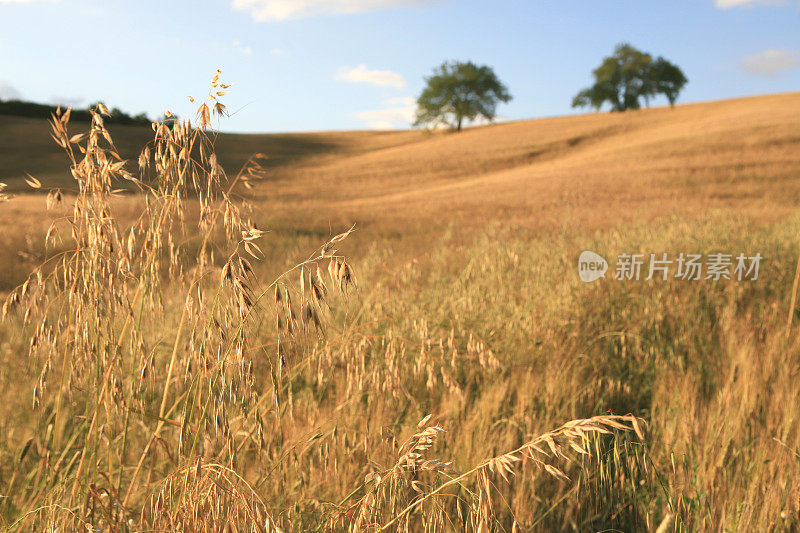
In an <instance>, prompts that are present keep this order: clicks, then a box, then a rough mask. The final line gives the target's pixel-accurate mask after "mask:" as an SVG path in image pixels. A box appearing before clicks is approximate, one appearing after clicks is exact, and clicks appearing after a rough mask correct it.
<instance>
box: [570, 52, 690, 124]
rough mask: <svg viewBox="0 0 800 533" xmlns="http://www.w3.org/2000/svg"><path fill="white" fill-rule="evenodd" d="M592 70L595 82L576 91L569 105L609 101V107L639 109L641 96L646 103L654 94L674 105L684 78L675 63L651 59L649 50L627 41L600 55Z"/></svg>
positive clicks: (616, 109) (598, 107)
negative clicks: (606, 53)
mask: <svg viewBox="0 0 800 533" xmlns="http://www.w3.org/2000/svg"><path fill="white" fill-rule="evenodd" d="M592 74H593V76H594V80H595V82H594V85H592V86H591V87H588V88H586V89H583V90H582V91H580V92H579V93H578V94H577V95H575V97H574V98H573V99H572V107H587V106H588V107H593V108H594V109H600V108H601V107H602V106H603V104H604V103H606V102H608V103H609V104H610V105H611V110H612V111H625V110H627V109H639V108H640V107H641V103H640V99H644V101H645V103H646V104H648V105H649V103H650V98H651V97H653V96H655V95H657V94H664V95H665V96H666V97H667V99H668V100H669V102H670V105H674V103H675V100H676V99H677V98H678V94H679V93H680V91H681V90H682V89H683V86H684V85H686V82H687V80H686V77H685V76H684V74H683V72H681V70H680V69H679V68H678V67H677V66H675V65H673V64H672V63H670V62H669V61H667V60H666V59H664V58H663V57H659V58H658V59H656V60H655V61H653V57H652V56H651V55H650V54H648V53H646V52H642V51H641V50H637V49H636V48H634V47H633V46H631V45H630V44H628V43H622V44H619V45H617V47H616V48H615V49H614V54H613V55H611V56H609V57H606V58H605V59H603V62H602V63H601V64H600V66H599V67H597V68H596V69H594V70H593V71H592Z"/></svg>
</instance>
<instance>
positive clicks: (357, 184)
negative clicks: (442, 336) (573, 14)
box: [0, 93, 800, 233]
mask: <svg viewBox="0 0 800 533" xmlns="http://www.w3.org/2000/svg"><path fill="white" fill-rule="evenodd" d="M73 130H74V131H79V126H78V125H74V126H73ZM112 134H113V135H114V137H115V139H116V141H117V143H118V146H119V147H120V149H121V151H122V153H123V155H124V156H127V157H131V158H134V157H135V156H136V154H137V153H138V150H139V147H141V146H142V145H143V143H145V142H146V141H147V139H148V138H149V137H150V136H151V135H152V133H151V132H150V131H149V130H148V129H146V128H140V127H130V126H115V127H113V129H112ZM218 148H219V154H220V157H221V160H222V162H223V164H224V165H225V166H226V167H227V168H228V170H229V171H235V170H236V169H237V168H238V167H239V166H240V165H241V164H242V163H243V162H244V161H245V160H246V159H247V157H249V156H250V155H251V154H253V153H256V152H263V153H266V154H268V155H269V157H270V163H269V165H270V172H269V175H268V176H267V179H266V180H265V181H264V183H262V184H261V185H260V186H259V187H258V188H257V189H256V192H255V197H256V200H257V202H256V205H260V206H262V207H263V209H259V210H257V213H256V217H257V218H258V219H259V220H258V221H259V222H260V223H261V224H262V225H264V226H265V227H272V228H294V229H299V230H301V231H314V232H325V233H327V232H329V231H330V228H331V227H333V226H339V225H345V224H349V223H353V222H358V223H359V224H360V225H361V226H362V227H364V228H370V227H371V228H374V229H375V230H379V231H380V232H383V231H384V230H385V231H390V232H392V231H395V228H396V227H397V226H398V225H399V224H402V225H403V227H404V229H405V231H412V230H413V228H419V229H420V230H426V231H427V230H428V229H430V228H431V227H433V226H443V225H452V224H455V225H457V226H465V227H471V226H474V225H476V224H484V223H486V222H491V221H501V222H502V221H511V222H513V223H514V224H515V225H518V226H522V227H531V228H537V227H545V226H550V225H553V224H556V225H561V224H562V223H563V222H564V221H569V220H573V221H574V220H576V219H580V220H581V223H582V224H583V225H588V226H590V227H594V226H608V225H610V224H614V223H616V222H618V221H620V220H625V219H635V218H638V217H642V216H644V217H653V216H658V215H662V214H678V213H692V212H698V211H699V210H705V209H713V208H733V209H736V210H737V211H740V212H744V213H746V214H749V215H751V216H753V217H755V218H757V219H758V218H774V217H776V216H781V215H783V214H786V213H788V212H789V211H791V210H793V209H795V207H796V206H797V205H798V202H800V93H787V94H778V95H767V96H759V97H752V98H742V99H735V100H723V101H717V102H708V103H700V104H691V105H682V106H677V107H676V108H674V109H670V108H663V107H662V108H653V109H646V110H640V111H634V112H627V113H614V114H612V113H599V114H591V115H579V116H567V117H556V118H548V119H538V120H529V121H521V122H512V123H505V124H498V125H493V126H486V127H478V128H470V129H467V130H466V131H464V132H462V133H460V134H452V133H434V134H426V133H423V132H419V131H396V132H370V131H361V132H321V133H305V134H281V135H277V134H275V135H233V134H223V135H221V136H220V137H219V142H218ZM25 172H30V173H31V174H33V175H34V176H36V177H37V178H39V179H40V180H41V181H42V182H43V183H44V184H45V185H46V186H62V187H65V188H69V178H68V174H67V172H66V163H65V158H64V157H63V156H62V155H61V154H60V152H59V149H58V148H57V147H56V146H55V144H54V143H53V142H52V141H51V140H50V138H49V133H48V125H47V124H46V123H45V122H44V121H41V120H32V119H20V118H13V117H0V179H3V180H5V181H6V182H8V184H9V188H10V190H12V191H19V192H23V191H26V190H27V189H26V187H25V185H24V181H23V179H22V178H23V176H24V173H25ZM38 206H39V202H38V201H26V200H25V199H24V198H18V202H17V204H16V205H15V206H14V207H13V208H10V209H7V210H6V214H8V212H9V211H13V212H15V213H16V214H15V215H14V216H17V215H19V214H22V212H25V211H29V210H36V209H39V207H38Z"/></svg>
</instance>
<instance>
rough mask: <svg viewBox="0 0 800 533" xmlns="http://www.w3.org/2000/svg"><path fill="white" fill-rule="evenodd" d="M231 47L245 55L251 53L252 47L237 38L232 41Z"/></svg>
mask: <svg viewBox="0 0 800 533" xmlns="http://www.w3.org/2000/svg"><path fill="white" fill-rule="evenodd" d="M233 47H234V48H235V49H236V50H238V51H239V52H241V53H243V54H244V55H247V56H249V55H250V54H252V53H253V49H252V48H251V47H250V46H248V45H246V44H244V43H243V42H242V41H240V40H238V39H237V40H235V41H233Z"/></svg>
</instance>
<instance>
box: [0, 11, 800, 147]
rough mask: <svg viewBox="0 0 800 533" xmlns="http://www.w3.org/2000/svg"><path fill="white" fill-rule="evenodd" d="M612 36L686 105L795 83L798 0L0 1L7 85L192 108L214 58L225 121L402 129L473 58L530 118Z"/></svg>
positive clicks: (21, 92)
mask: <svg viewBox="0 0 800 533" xmlns="http://www.w3.org/2000/svg"><path fill="white" fill-rule="evenodd" d="M621 41H628V42H630V43H632V44H633V45H634V46H636V47H638V48H641V49H643V50H645V51H648V52H651V53H652V54H654V55H663V56H664V57H666V58H667V59H669V60H671V61H673V62H674V63H676V64H678V65H679V66H680V67H681V68H682V69H683V70H684V72H685V73H686V75H687V77H688V78H689V85H688V86H687V88H686V90H685V91H684V93H683V94H682V95H681V97H680V99H679V102H696V101H703V100H713V99H719V98H729V97H735V96H743V95H754V94H763V93H775V92H783V91H794V90H800V68H799V67H800V3H798V1H797V0H783V1H782V0H672V1H663V2H655V1H649V0H648V1H644V0H638V1H633V0H632V1H623V0H609V1H598V0H574V1H571V0H552V1H536V0H484V1H478V0H214V1H211V0H193V1H192V0H161V1H158V2H157V1H150V0H138V1H131V0H124V1H123V0H0V98H5V99H8V98H11V97H20V98H23V99H26V100H34V101H40V102H56V103H76V104H79V105H86V104H88V103H90V102H93V101H96V100H98V99H102V100H103V101H105V102H106V103H108V104H110V105H113V106H117V107H119V108H121V109H123V110H125V111H127V112H131V113H136V112H140V111H144V112H147V113H148V114H149V115H151V116H157V115H159V114H160V113H161V112H163V111H164V110H165V109H170V110H171V111H173V112H176V113H178V114H179V115H181V116H190V115H192V114H193V106H192V105H191V104H189V103H188V100H187V96H188V95H194V96H198V95H202V94H205V91H206V90H207V85H208V80H209V79H210V77H211V76H212V75H213V74H214V72H215V71H216V69H217V68H220V69H222V79H223V81H224V82H226V83H232V84H233V87H232V88H231V92H230V94H229V95H227V96H226V97H225V100H224V102H225V103H226V105H227V106H228V109H229V110H230V111H232V112H234V114H233V116H231V117H230V118H228V119H226V120H225V121H224V122H223V124H222V129H223V130H226V131H243V132H277V131H309V130H330V129H362V128H389V127H395V128H402V127H408V124H409V118H410V116H411V115H412V113H413V100H414V98H415V97H416V96H417V95H418V94H419V92H420V90H421V89H422V85H423V78H424V76H426V75H427V74H429V73H430V71H431V69H432V68H433V67H434V66H436V65H438V64H440V63H441V62H442V61H444V60H472V61H475V62H478V63H483V64H487V65H490V66H492V67H493V68H494V69H495V72H496V73H497V74H498V76H499V77H500V79H501V80H503V81H504V82H505V83H506V85H507V86H508V87H509V89H510V91H511V94H512V95H513V96H514V100H513V101H512V102H511V103H509V104H507V105H501V106H500V107H499V109H498V112H499V114H500V115H501V117H502V118H503V119H525V118H534V117H543V116H553V115H561V114H568V113H574V112H576V111H575V110H572V109H570V100H571V98H572V96H573V95H574V94H575V93H576V92H577V91H578V90H580V89H581V88H583V87H585V86H587V85H588V84H589V83H590V72H591V70H592V69H593V68H594V67H595V66H597V65H598V64H599V63H600V61H601V59H602V57H603V56H605V55H608V54H609V53H611V52H612V50H613V48H614V45H615V44H616V43H618V42H621ZM658 103H659V104H660V103H663V102H660V101H659V102H658Z"/></svg>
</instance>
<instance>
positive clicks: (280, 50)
mask: <svg viewBox="0 0 800 533" xmlns="http://www.w3.org/2000/svg"><path fill="white" fill-rule="evenodd" d="M269 53H270V54H271V55H273V56H285V55H286V54H287V53H288V52H287V51H286V50H284V49H283V48H273V49H272V50H270V51H269Z"/></svg>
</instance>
